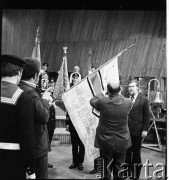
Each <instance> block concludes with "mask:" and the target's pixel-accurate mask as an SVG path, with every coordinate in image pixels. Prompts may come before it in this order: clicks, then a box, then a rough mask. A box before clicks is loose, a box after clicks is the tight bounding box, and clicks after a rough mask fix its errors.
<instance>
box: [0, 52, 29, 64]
mask: <svg viewBox="0 0 169 180" xmlns="http://www.w3.org/2000/svg"><path fill="white" fill-rule="evenodd" d="M1 62H3V63H11V64H15V65H18V66H24V65H25V64H26V61H25V60H24V59H21V58H19V57H17V56H15V55H8V54H2V55H1Z"/></svg>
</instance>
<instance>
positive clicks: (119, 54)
mask: <svg viewBox="0 0 169 180" xmlns="http://www.w3.org/2000/svg"><path fill="white" fill-rule="evenodd" d="M134 45H135V44H132V45H131V46H129V47H128V48H126V49H124V50H122V51H121V52H120V53H118V54H117V55H116V56H114V57H113V58H112V59H110V60H109V61H107V62H106V63H104V64H103V65H102V66H100V67H99V68H97V69H96V70H95V71H94V72H92V73H91V74H89V75H87V76H86V77H84V78H83V79H82V80H81V81H80V82H78V83H77V84H75V85H74V86H72V87H71V88H70V89H72V88H73V87H75V86H77V85H78V84H79V83H81V82H82V81H84V80H85V79H87V78H88V77H89V76H91V75H92V74H93V73H95V72H96V71H99V70H100V69H101V68H103V67H104V66H105V65H107V64H108V63H109V62H111V61H113V60H114V59H115V58H116V57H118V56H121V55H122V53H124V52H125V51H127V50H129V49H130V48H131V47H132V46H134ZM70 89H68V90H67V91H69V90H70ZM67 91H65V92H67ZM65 92H64V93H65ZM64 93H62V94H64ZM62 94H60V95H59V96H58V97H56V98H55V99H54V100H53V101H52V102H55V101H56V100H57V99H59V97H60V96H62Z"/></svg>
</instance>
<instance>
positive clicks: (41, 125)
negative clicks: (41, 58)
mask: <svg viewBox="0 0 169 180" xmlns="http://www.w3.org/2000/svg"><path fill="white" fill-rule="evenodd" d="M19 86H20V88H21V89H23V90H24V92H26V93H27V94H28V95H29V96H31V97H32V100H33V105H34V116H35V142H36V149H35V158H38V157H42V156H44V155H46V154H47V153H48V152H49V151H50V150H51V148H50V143H49V138H48V132H47V122H48V118H49V105H48V103H47V102H45V101H46V100H41V98H40V97H39V95H38V94H37V92H36V91H35V89H34V88H33V87H31V86H29V84H27V83H25V82H24V81H21V82H20V84H19Z"/></svg>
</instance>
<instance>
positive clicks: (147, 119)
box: [143, 98, 150, 131]
mask: <svg viewBox="0 0 169 180" xmlns="http://www.w3.org/2000/svg"><path fill="white" fill-rule="evenodd" d="M149 124H150V111H149V104H148V100H147V99H146V98H145V101H144V107H143V131H148V128H149Z"/></svg>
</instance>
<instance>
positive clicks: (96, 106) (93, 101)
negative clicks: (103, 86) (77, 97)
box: [90, 96, 100, 111]
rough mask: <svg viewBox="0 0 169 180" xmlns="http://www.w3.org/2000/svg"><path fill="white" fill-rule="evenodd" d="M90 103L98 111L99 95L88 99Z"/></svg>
mask: <svg viewBox="0 0 169 180" xmlns="http://www.w3.org/2000/svg"><path fill="white" fill-rule="evenodd" d="M90 105H91V106H92V107H93V108H95V109H96V110H98V111H100V107H99V97H98V96H93V98H92V99H91V100H90Z"/></svg>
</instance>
